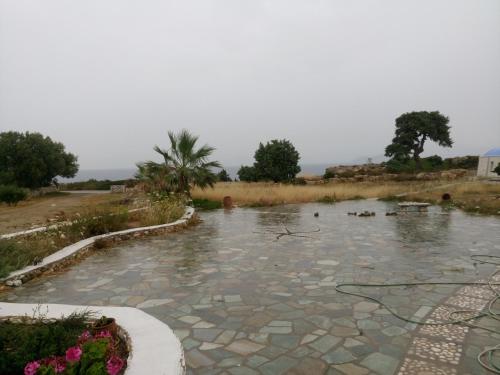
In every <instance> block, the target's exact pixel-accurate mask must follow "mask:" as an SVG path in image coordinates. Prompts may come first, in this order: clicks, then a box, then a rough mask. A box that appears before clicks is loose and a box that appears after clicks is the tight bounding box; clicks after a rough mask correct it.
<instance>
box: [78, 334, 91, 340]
mask: <svg viewBox="0 0 500 375" xmlns="http://www.w3.org/2000/svg"><path fill="white" fill-rule="evenodd" d="M91 338H92V335H91V334H90V332H89V331H83V333H82V334H81V335H80V336H79V337H78V342H86V341H88V340H89V339H91Z"/></svg>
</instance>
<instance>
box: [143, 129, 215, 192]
mask: <svg viewBox="0 0 500 375" xmlns="http://www.w3.org/2000/svg"><path fill="white" fill-rule="evenodd" d="M168 138H169V140H170V148H169V149H168V150H165V149H162V148H160V147H159V146H155V147H154V150H155V151H156V152H157V153H159V154H160V155H161V156H162V157H163V163H156V162H153V161H148V162H145V163H140V164H138V168H139V172H138V174H137V177H138V178H139V179H142V180H146V181H151V182H153V183H154V184H155V185H156V186H157V187H160V188H161V190H164V191H174V192H176V193H186V194H188V195H190V191H191V187H192V186H199V187H201V188H206V187H208V186H210V187H212V186H213V185H214V183H215V182H217V175H216V174H215V173H214V172H213V169H214V168H220V167H221V165H220V164H219V162H217V161H209V156H210V155H211V154H212V153H213V152H214V150H215V149H214V148H213V147H210V146H208V145H203V146H201V147H199V148H196V143H197V142H198V137H197V136H195V135H192V134H191V133H189V131H187V130H181V131H180V132H179V133H178V134H175V133H173V132H170V131H169V132H168Z"/></svg>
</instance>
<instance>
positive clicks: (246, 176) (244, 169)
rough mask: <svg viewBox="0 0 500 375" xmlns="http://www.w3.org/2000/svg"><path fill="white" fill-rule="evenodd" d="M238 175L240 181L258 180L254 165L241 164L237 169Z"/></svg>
mask: <svg viewBox="0 0 500 375" xmlns="http://www.w3.org/2000/svg"><path fill="white" fill-rule="evenodd" d="M238 177H239V179H240V181H244V182H256V181H258V180H259V175H258V174H257V169H255V167H249V166H246V165H242V166H241V167H240V169H239V170H238Z"/></svg>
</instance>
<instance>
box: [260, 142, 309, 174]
mask: <svg viewBox="0 0 500 375" xmlns="http://www.w3.org/2000/svg"><path fill="white" fill-rule="evenodd" d="M299 159H300V155H299V153H298V151H297V150H296V149H295V147H294V146H293V145H292V143H290V141H287V140H286V139H283V140H277V139H273V140H272V141H270V142H268V143H266V144H265V145H263V144H262V143H260V144H259V148H258V149H257V151H256V152H255V163H254V168H255V170H256V171H257V175H258V176H259V177H260V179H263V180H271V181H274V182H283V181H287V182H290V181H292V180H293V179H294V178H295V176H296V175H297V173H299V172H300V167H299Z"/></svg>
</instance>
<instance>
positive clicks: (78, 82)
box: [0, 0, 500, 169]
mask: <svg viewBox="0 0 500 375" xmlns="http://www.w3.org/2000/svg"><path fill="white" fill-rule="evenodd" d="M413 110H439V111H441V112H442V113H444V114H446V115H447V116H449V117H450V125H451V126H452V137H453V139H454V141H455V145H454V147H453V148H452V149H451V150H447V149H439V148H437V147H434V146H430V145H429V146H428V147H427V150H426V151H427V152H426V153H427V154H430V153H436V152H438V153H440V154H441V155H462V154H480V153H484V152H485V151H486V150H487V149H489V148H492V147H494V146H500V1H499V0H412V1H410V0H379V1H375V0H358V1H353V0H343V1H340V0H301V1H296V0H272V1H260V0H242V1H240V0H216V1H213V0H176V1H168V0H158V1H156V0H147V1H127V0H105V1H103V0H81V1H65V0H44V1H40V0H32V1H26V0H0V130H2V131H4V130H19V131H25V130H29V131H38V132H41V133H43V134H46V135H49V136H51V137H52V138H53V139H55V140H58V141H61V142H63V143H64V144H65V145H66V147H67V149H68V150H69V151H71V152H74V153H76V154H77V155H79V162H80V165H81V168H83V169H85V168H122V167H123V168H126V167H132V166H133V165H134V163H135V162H137V161H141V160H146V159H152V158H155V155H154V152H153V151H152V147H153V145H155V144H159V145H162V146H167V145H168V139H167V130H174V131H177V130H179V129H182V128H187V129H189V130H191V131H192V132H193V133H195V134H198V135H199V136H200V140H201V141H202V142H203V143H209V144H210V145H212V146H214V147H216V148H217V151H216V153H215V158H217V159H218V160H220V161H221V162H222V163H223V164H224V165H226V166H233V165H239V164H241V163H250V162H251V161H252V157H253V153H254V151H255V149H256V147H257V145H258V143H259V141H266V140H269V139H273V138H287V139H289V140H291V141H292V142H293V143H294V144H295V146H296V147H297V149H298V150H299V152H300V154H301V156H302V162H303V163H326V162H332V163H335V162H346V161H350V160H353V159H357V158H360V157H365V156H377V155H382V154H383V150H384V147H385V146H386V145H387V144H388V143H389V142H390V140H391V138H392V136H393V132H394V119H395V118H396V117H397V116H398V115H400V114H401V113H404V112H408V111H413Z"/></svg>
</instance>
